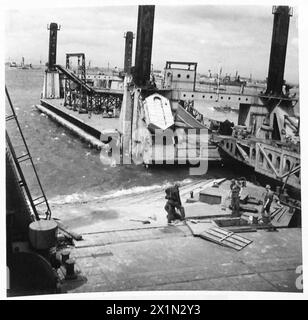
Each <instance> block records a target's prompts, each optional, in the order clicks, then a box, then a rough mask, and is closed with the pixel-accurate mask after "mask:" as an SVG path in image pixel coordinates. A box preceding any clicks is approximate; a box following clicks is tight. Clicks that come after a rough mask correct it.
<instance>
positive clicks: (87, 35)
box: [6, 5, 298, 82]
mask: <svg viewBox="0 0 308 320" xmlns="http://www.w3.org/2000/svg"><path fill="white" fill-rule="evenodd" d="M137 13H138V7H137V6H136V5H135V6H113V7H110V6H109V7H98V8H61V9H39V10H34V9H31V10H29V11H26V10H22V11H17V10H14V11H13V10H11V11H8V12H7V14H6V18H7V19H6V59H7V60H8V59H11V60H16V61H17V62H20V61H21V57H22V56H24V57H25V62H26V63H33V64H37V63H38V62H39V60H40V59H42V61H43V62H46V61H47V55H48V37H49V34H48V31H47V24H48V23H50V22H57V23H58V24H60V25H61V30H60V31H59V33H58V54H57V59H58V62H59V63H64V61H65V53H68V52H84V53H85V54H86V61H89V60H91V64H92V65H93V66H94V65H96V66H105V67H107V64H108V62H109V63H110V67H115V66H117V67H120V68H122V67H123V57H124V38H123V36H124V32H126V31H133V32H134V33H136V31H137V30H136V28H137ZM297 15H298V12H297V10H296V8H295V9H294V15H293V17H291V20H290V29H289V41H288V51H287V59H286V72H285V78H286V79H287V81H291V82H298V29H297V20H298V17H297ZM272 25H273V15H272V8H271V6H251V5H250V6H226V5H224V6H206V5H204V6H201V5H193V6H159V5H157V6H156V7H155V22H154V40H153V51H152V63H153V65H154V68H155V69H161V68H163V67H164V65H165V61H166V60H178V61H193V62H198V71H199V72H204V73H205V72H207V70H209V69H210V70H212V72H217V70H218V69H219V65H221V66H222V68H223V74H224V73H231V74H232V75H234V74H235V72H236V70H238V72H239V74H240V75H242V76H249V74H250V73H252V76H253V77H254V78H260V79H264V78H265V77H266V76H267V72H268V62H269V55H270V45H271V36H272Z"/></svg>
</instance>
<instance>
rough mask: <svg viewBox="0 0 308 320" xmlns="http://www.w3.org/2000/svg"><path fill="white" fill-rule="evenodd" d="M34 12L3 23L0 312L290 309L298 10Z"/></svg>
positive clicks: (296, 230)
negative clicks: (169, 304)
mask: <svg viewBox="0 0 308 320" xmlns="http://www.w3.org/2000/svg"><path fill="white" fill-rule="evenodd" d="M32 2H33V3H34V4H31V5H29V7H28V6H27V5H26V4H24V5H22V6H20V7H19V6H13V5H12V6H11V7H10V8H9V7H8V8H6V10H5V11H4V21H3V28H4V39H3V40H4V46H3V49H4V50H3V59H4V60H3V62H2V65H3V79H4V83H3V87H5V91H4V90H3V92H4V96H3V101H5V108H4V109H5V120H4V121H3V122H4V128H3V132H4V129H5V137H4V139H5V166H4V163H3V170H4V173H3V174H4V176H5V178H3V181H5V182H4V183H3V185H4V194H3V206H5V209H4V210H5V212H6V215H4V214H3V216H5V218H4V217H3V224H4V231H3V238H4V246H3V254H4V257H5V259H6V266H5V272H6V277H5V278H6V284H5V285H6V287H5V294H6V298H8V299H10V298H20V297H32V298H34V299H36V298H38V297H40V298H44V297H45V296H46V297H50V296H51V297H53V296H54V297H57V299H62V298H64V297H65V296H67V295H69V296H71V297H73V299H74V297H78V296H79V295H80V294H94V293H96V294H99V293H100V294H102V293H104V294H111V295H112V296H113V297H115V298H116V297H117V296H118V295H120V294H125V296H126V297H128V298H129V297H132V294H134V297H139V298H140V299H143V298H146V297H150V296H149V295H147V294H152V295H153V297H158V298H159V297H168V294H170V293H172V295H170V296H172V297H173V298H175V297H176V296H177V295H176V294H179V295H181V293H182V294H184V293H185V292H186V293H187V292H192V294H194V297H196V299H198V296H199V295H200V294H202V293H206V292H207V293H209V294H211V293H212V294H214V293H215V294H217V297H218V298H219V296H220V294H224V295H225V297H226V296H227V297H230V296H233V292H234V293H235V292H238V293H239V294H241V293H243V294H244V293H245V294H247V297H249V295H250V294H253V293H255V294H258V293H259V294H262V293H264V294H267V293H268V294H271V297H275V295H277V296H279V294H289V293H292V294H298V295H299V296H300V295H301V294H303V246H302V244H303V232H302V231H304V228H303V219H302V200H303V201H305V200H304V199H302V195H304V193H303V192H301V186H302V183H304V177H303V175H302V174H301V162H302V161H304V160H303V159H304V158H302V157H301V154H302V148H301V137H302V136H303V134H302V132H301V130H302V127H303V130H305V128H304V127H305V120H304V119H303V118H302V109H301V108H300V101H301V96H300V94H301V92H300V91H303V89H302V88H303V86H302V83H300V79H302V78H305V77H306V76H305V72H304V71H303V69H301V68H300V64H299V62H301V61H300V59H299V57H300V45H299V43H300V41H302V40H303V39H302V38H300V36H299V20H300V19H301V18H303V19H305V18H304V14H305V11H303V10H301V7H300V4H297V3H296V2H293V1H290V3H288V2H283V3H282V4H281V5H279V4H277V3H274V2H271V1H267V2H265V1H262V2H260V3H258V2H256V3H254V4H251V3H250V4H247V5H245V4H243V3H241V4H236V3H234V4H233V3H231V4H220V3H217V4H215V3H213V2H212V3H210V2H206V1H203V2H200V1H199V2H196V3H194V2H188V1H186V2H185V1H179V3H178V4H177V3H176V2H170V3H168V2H166V3H165V4H164V3H162V2H157V3H156V2H148V3H146V2H145V3H138V2H132V3H130V2H128V3H124V2H116V3H114V4H112V3H111V2H106V3H104V2H101V4H99V3H98V2H95V5H93V4H92V3H91V1H88V3H86V2H85V1H83V2H82V4H81V1H78V2H77V4H76V5H75V6H74V4H73V2H71V1H69V2H68V4H67V5H64V4H62V5H61V6H60V5H59V4H58V2H57V5H54V4H53V2H49V3H48V2H47V1H46V2H43V4H42V3H39V2H34V1H32ZM30 3H31V1H30ZM301 15H303V16H302V17H301ZM301 75H302V77H301ZM300 89H301V90H300ZM301 120H302V121H301ZM303 149H304V146H303ZM3 153H4V148H3ZM3 160H4V155H3ZM4 261H5V260H3V264H4ZM160 294H161V295H160ZM189 294H190V293H189ZM189 294H188V293H187V295H189ZM182 297H183V295H182ZM200 297H201V296H200ZM187 298H188V296H187ZM114 308H115V309H114V310H111V311H110V312H111V313H112V312H113V313H114V314H116V313H117V310H116V307H114ZM195 311H196V310H195ZM118 312H122V311H118ZM135 316H138V315H137V314H136V315H135Z"/></svg>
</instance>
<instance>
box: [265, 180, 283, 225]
mask: <svg viewBox="0 0 308 320" xmlns="http://www.w3.org/2000/svg"><path fill="white" fill-rule="evenodd" d="M265 190H266V191H265V196H264V201H263V208H262V212H261V213H262V220H263V222H264V224H266V225H268V226H269V227H270V228H269V229H268V231H271V230H276V229H275V227H273V225H272V223H271V205H272V202H273V200H274V199H275V200H276V201H277V204H278V205H279V204H280V202H279V198H278V197H277V196H276V195H275V194H274V192H273V191H272V190H271V186H270V185H269V184H267V185H266V187H265Z"/></svg>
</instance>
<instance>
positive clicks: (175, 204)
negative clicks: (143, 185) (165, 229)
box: [165, 184, 185, 223]
mask: <svg viewBox="0 0 308 320" xmlns="http://www.w3.org/2000/svg"><path fill="white" fill-rule="evenodd" d="M165 192H166V196H165V198H166V199H167V203H166V205H165V210H166V211H167V213H168V215H167V219H168V223H171V222H172V221H174V220H176V219H179V220H184V219H185V212H184V208H183V206H182V202H181V197H180V192H179V185H178V184H175V185H174V186H173V187H169V188H167V189H166V190H165ZM176 209H178V210H179V211H180V214H179V213H177V212H176Z"/></svg>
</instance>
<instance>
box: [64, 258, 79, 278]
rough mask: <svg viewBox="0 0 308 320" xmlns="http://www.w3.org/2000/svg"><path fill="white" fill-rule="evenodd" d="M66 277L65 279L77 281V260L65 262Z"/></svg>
mask: <svg viewBox="0 0 308 320" xmlns="http://www.w3.org/2000/svg"><path fill="white" fill-rule="evenodd" d="M65 269H66V276H65V279H68V280H71V279H76V277H77V275H76V274H75V260H74V259H72V258H70V259H67V260H66V262H65Z"/></svg>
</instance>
